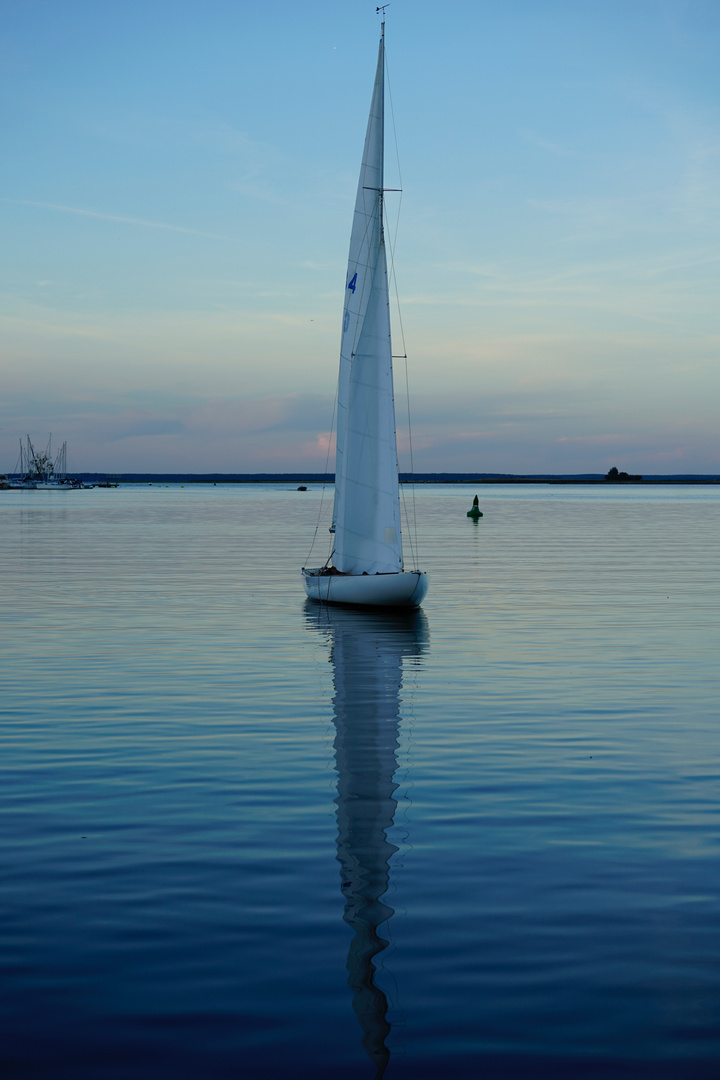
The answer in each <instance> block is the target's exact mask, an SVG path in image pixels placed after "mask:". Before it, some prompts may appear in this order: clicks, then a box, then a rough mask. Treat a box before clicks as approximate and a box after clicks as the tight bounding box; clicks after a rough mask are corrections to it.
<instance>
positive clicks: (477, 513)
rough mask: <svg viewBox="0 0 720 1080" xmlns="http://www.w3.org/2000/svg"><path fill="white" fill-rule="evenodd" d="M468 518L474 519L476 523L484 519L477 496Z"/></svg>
mask: <svg viewBox="0 0 720 1080" xmlns="http://www.w3.org/2000/svg"><path fill="white" fill-rule="evenodd" d="M467 516H468V517H469V518H472V519H473V520H474V521H477V519H478V518H481V517H482V510H481V509H480V503H479V500H478V497H477V495H476V496H475V498H474V499H473V504H472V508H471V509H470V510H468V512H467Z"/></svg>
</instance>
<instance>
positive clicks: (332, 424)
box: [305, 389, 338, 566]
mask: <svg viewBox="0 0 720 1080" xmlns="http://www.w3.org/2000/svg"><path fill="white" fill-rule="evenodd" d="M337 399H338V392H337V389H336V390H335V397H334V399H333V407H332V417H331V419H330V437H329V438H328V444H327V452H326V454H325V476H327V473H328V465H329V463H330V446H331V443H332V435H333V431H334V429H335V410H336V407H337ZM326 487H327V480H326V479H324V480H323V483H322V490H321V492H320V507H319V509H318V514H317V521H316V522H315V532H314V533H313V538H312V541H311V543H310V550H309V551H308V553H307V558H306V560H305V565H306V566H308V564H309V563H310V558H311V556H312V553H313V548H314V547H315V541H316V540H317V534H318V530H319V529H320V518H321V516H322V509H323V502H324V501H325V488H326ZM331 555H332V551H331V552H330V555H328V559H329V558H330V557H331ZM326 561H327V560H326Z"/></svg>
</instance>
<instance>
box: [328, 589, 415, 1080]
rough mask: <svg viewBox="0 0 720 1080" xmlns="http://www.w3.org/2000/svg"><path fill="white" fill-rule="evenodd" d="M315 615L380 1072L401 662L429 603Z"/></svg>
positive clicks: (358, 1005)
mask: <svg viewBox="0 0 720 1080" xmlns="http://www.w3.org/2000/svg"><path fill="white" fill-rule="evenodd" d="M306 617H307V621H308V624H309V625H310V626H312V628H313V629H314V630H317V631H319V632H321V633H322V634H324V635H326V636H327V638H328V641H329V643H330V647H331V649H330V657H331V661H332V665H333V678H334V688H335V693H334V697H333V707H334V721H335V728H336V736H335V743H334V746H335V765H336V768H337V774H338V782H337V798H336V800H335V802H336V805H337V825H338V838H337V847H338V862H339V863H340V873H341V879H342V891H343V895H344V897H345V912H344V916H343V917H344V919H345V922H346V923H347V924H348V926H350V927H351V929H352V930H353V939H352V942H351V943H350V949H349V952H348V959H347V970H348V986H349V987H350V989H351V990H352V996H353V1009H354V1010H355V1013H356V1015H357V1018H358V1020H359V1021H360V1024H361V1026H362V1030H363V1040H362V1041H363V1046H364V1047H365V1050H366V1051H367V1053H368V1055H369V1057H370V1059H371V1061H372V1062H373V1063H374V1065H375V1067H376V1069H377V1072H376V1077H377V1078H380V1077H382V1075H383V1073H384V1072H385V1067H386V1065H387V1063H388V1060H389V1058H390V1051H389V1050H388V1049H387V1047H386V1045H385V1040H386V1038H387V1036H388V1035H389V1033H390V1024H389V1022H388V1019H387V1011H388V1003H387V998H386V996H385V994H384V993H383V991H382V990H381V989H380V988H379V987H378V986H376V985H375V966H374V964H373V957H375V956H377V954H378V953H380V952H382V950H383V949H385V948H387V945H388V942H387V940H386V939H385V938H384V937H383V936H382V935H381V933H380V927H381V926H382V924H383V923H385V922H387V921H388V920H389V919H390V917H391V916H392V915H393V909H392V908H391V907H389V905H388V904H387V903H386V902H384V900H383V898H384V897H385V896H386V893H387V891H388V884H389V877H390V870H389V862H390V858H391V856H392V855H393V854H394V853H395V852H396V851H397V850H398V849H397V847H396V846H395V845H394V844H393V843H391V842H390V840H389V839H388V831H389V830H390V829H391V828H392V825H393V819H394V815H395V808H396V806H397V801H396V799H395V797H394V796H395V791H396V790H397V784H396V783H395V779H394V778H395V772H396V769H397V758H396V753H397V748H398V735H399V726H400V692H401V688H402V685H403V661H406V663H407V661H410V662H412V660H413V659H414V658H415V659H416V658H418V657H419V656H420V654H421V652H422V650H423V648H424V647H425V645H426V643H427V641H428V630H427V620H426V618H425V616H424V615H423V613H422V612H421V611H418V610H415V611H409V612H382V613H381V612H375V613H371V612H368V611H364V610H363V611H356V610H350V609H347V608H339V607H336V608H332V607H325V606H322V607H321V606H320V605H317V604H312V603H308V604H307V606H306Z"/></svg>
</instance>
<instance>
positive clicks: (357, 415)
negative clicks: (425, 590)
mask: <svg viewBox="0 0 720 1080" xmlns="http://www.w3.org/2000/svg"><path fill="white" fill-rule="evenodd" d="M384 61H385V58H384V38H381V39H380V48H379V52H378V65H377V72H376V75H375V85H374V88H373V97H372V105H371V108H370V117H369V120H368V127H367V133H366V136H365V148H364V151H363V160H362V167H361V169H360V179H359V182H358V190H357V197H356V200H355V214H354V216H353V227H352V234H351V237H350V254H349V258H348V271H347V278H346V283H345V306H344V311H343V324H342V343H341V349H340V376H339V382H338V416H337V451H336V460H335V507H334V526H335V550H334V552H333V564H334V566H335V567H336V568H337V569H338V570H339V571H340V572H341V573H346V574H363V573H365V574H389V573H398V572H400V571H401V570H402V541H401V535H400V498H399V487H398V472H397V443H396V436H395V406H394V401H393V381H392V347H391V341H390V312H389V302H388V277H387V261H386V256H385V242H384V238H383V214H382V201H383V141H384V130H383V129H384Z"/></svg>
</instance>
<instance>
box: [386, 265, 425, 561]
mask: <svg viewBox="0 0 720 1080" xmlns="http://www.w3.org/2000/svg"><path fill="white" fill-rule="evenodd" d="M390 276H391V278H392V281H393V285H394V287H395V304H396V307H397V314H398V324H399V326H400V340H401V341H402V350H403V354H402V355H403V358H404V360H405V406H406V408H407V423H408V449H409V452H410V491H411V494H412V522H411V521H410V518H409V516H408V532H410V530H411V529H412V533H411V535H410V536H409V537H408V539H410V540H411V549H412V547H413V545H412V535H414V540H415V543H414V550H412V554H413V555H414V556H415V557H416V558H418V559H419V551H418V539H417V535H418V534H417V506H416V503H415V460H414V454H413V441H412V418H411V416H410V377H409V374H408V358H407V345H406V342H405V327H404V326H403V319H402V310H401V308H400V293H399V291H398V283H397V273H396V272H395V250H394V248H393V247H392V246H390ZM403 502H404V495H403ZM418 565H419V564H418Z"/></svg>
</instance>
